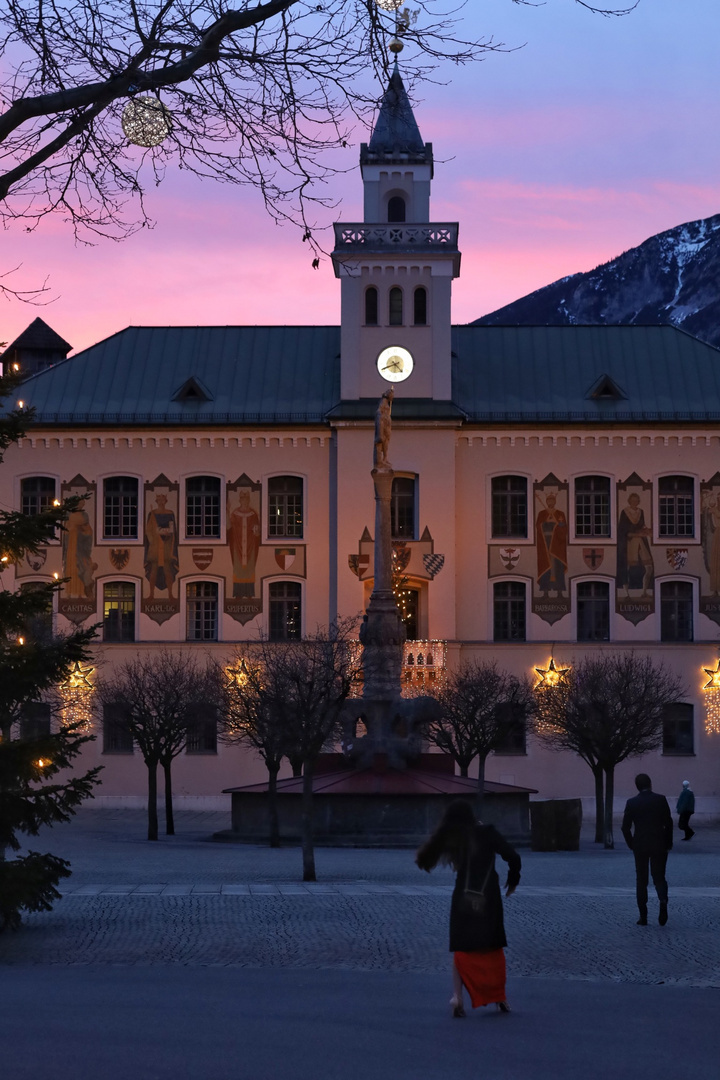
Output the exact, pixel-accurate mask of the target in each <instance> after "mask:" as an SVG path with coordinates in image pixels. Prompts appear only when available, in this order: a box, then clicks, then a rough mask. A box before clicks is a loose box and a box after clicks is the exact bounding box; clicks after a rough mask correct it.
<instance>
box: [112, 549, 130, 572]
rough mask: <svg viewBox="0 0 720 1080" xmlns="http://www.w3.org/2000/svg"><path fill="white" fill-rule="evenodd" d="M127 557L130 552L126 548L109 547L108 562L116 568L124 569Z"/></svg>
mask: <svg viewBox="0 0 720 1080" xmlns="http://www.w3.org/2000/svg"><path fill="white" fill-rule="evenodd" d="M129 558H130V552H129V551H128V549H127V548H110V562H111V563H112V564H113V566H114V567H115V569H116V570H124V569H125V567H126V566H127V563H128V559H129Z"/></svg>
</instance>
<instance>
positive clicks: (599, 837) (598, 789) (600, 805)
mask: <svg viewBox="0 0 720 1080" xmlns="http://www.w3.org/2000/svg"><path fill="white" fill-rule="evenodd" d="M592 773H593V776H594V778H595V843H596V844H602V842H603V840H604V837H605V800H604V799H603V771H602V769H601V767H600V766H599V765H593V766H592Z"/></svg>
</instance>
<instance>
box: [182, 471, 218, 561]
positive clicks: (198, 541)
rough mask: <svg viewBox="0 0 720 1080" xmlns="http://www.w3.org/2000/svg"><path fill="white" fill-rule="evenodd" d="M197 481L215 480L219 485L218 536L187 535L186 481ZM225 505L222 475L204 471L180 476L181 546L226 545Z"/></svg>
mask: <svg viewBox="0 0 720 1080" xmlns="http://www.w3.org/2000/svg"><path fill="white" fill-rule="evenodd" d="M199 479H208V480H217V481H218V483H219V485H220V490H219V494H218V499H219V515H218V522H219V524H218V535H217V536H208V535H204V536H197V535H196V536H191V535H190V534H189V533H188V481H190V480H199ZM226 503H227V484H226V482H225V477H224V476H223V474H222V473H217V472H208V471H206V472H191V473H186V474H185V475H184V476H182V477H181V478H180V507H179V511H180V514H181V516H182V522H181V524H180V529H181V532H180V538H179V539H180V542H181V543H183V544H193V545H196V546H198V545H202V546H203V547H204V546H206V545H212V544H219V545H225V544H226V543H227V538H226V535H225V529H226V525H225V510H226Z"/></svg>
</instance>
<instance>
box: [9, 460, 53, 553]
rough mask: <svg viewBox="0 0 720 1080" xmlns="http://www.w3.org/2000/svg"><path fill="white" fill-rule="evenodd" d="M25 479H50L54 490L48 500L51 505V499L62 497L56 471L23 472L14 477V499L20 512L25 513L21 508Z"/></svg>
mask: <svg viewBox="0 0 720 1080" xmlns="http://www.w3.org/2000/svg"><path fill="white" fill-rule="evenodd" d="M27 480H52V482H53V484H54V492H53V497H52V499H51V500H50V505H51V506H52V503H53V500H55V499H60V498H61V497H62V496H61V494H60V492H61V483H60V477H59V476H57V474H56V473H48V472H29V473H24V474H23V475H21V476H18V477H16V484H17V493H16V499H15V505H16V506H17V507H18V509H19V511H20V513H21V514H24V513H25V511H24V510H23V484H24V483H25V482H26V481H27ZM36 512H37V513H40V512H41V511H36ZM27 516H30V515H29V514H28V515H27ZM51 542H52V541H51ZM54 542H56V543H59V541H57V540H56V541H54Z"/></svg>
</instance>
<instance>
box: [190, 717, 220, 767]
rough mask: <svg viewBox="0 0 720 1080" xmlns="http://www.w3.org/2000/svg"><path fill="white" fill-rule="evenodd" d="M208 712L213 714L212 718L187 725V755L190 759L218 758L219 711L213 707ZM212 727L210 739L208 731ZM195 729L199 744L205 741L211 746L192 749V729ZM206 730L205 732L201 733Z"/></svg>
mask: <svg viewBox="0 0 720 1080" xmlns="http://www.w3.org/2000/svg"><path fill="white" fill-rule="evenodd" d="M208 712H211V713H212V716H210V715H206V716H203V717H201V718H200V719H197V720H194V721H189V722H188V725H187V734H186V737H185V753H186V755H188V756H189V757H214V756H215V757H216V756H217V752H218V726H219V725H218V714H217V710H216V709H213V708H212V707H211V706H210V707H209V708H208ZM211 727H212V736H211V737H210V738H208V731H209V730H210V728H211ZM193 728H195V729H196V731H197V739H198V741H199V742H201V741H203V740H205V741H206V742H210V743H211V744H212V745H211V746H198V747H193V748H191V746H190V740H191V734H190V732H191V729H193ZM201 728H204V732H203V731H201Z"/></svg>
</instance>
